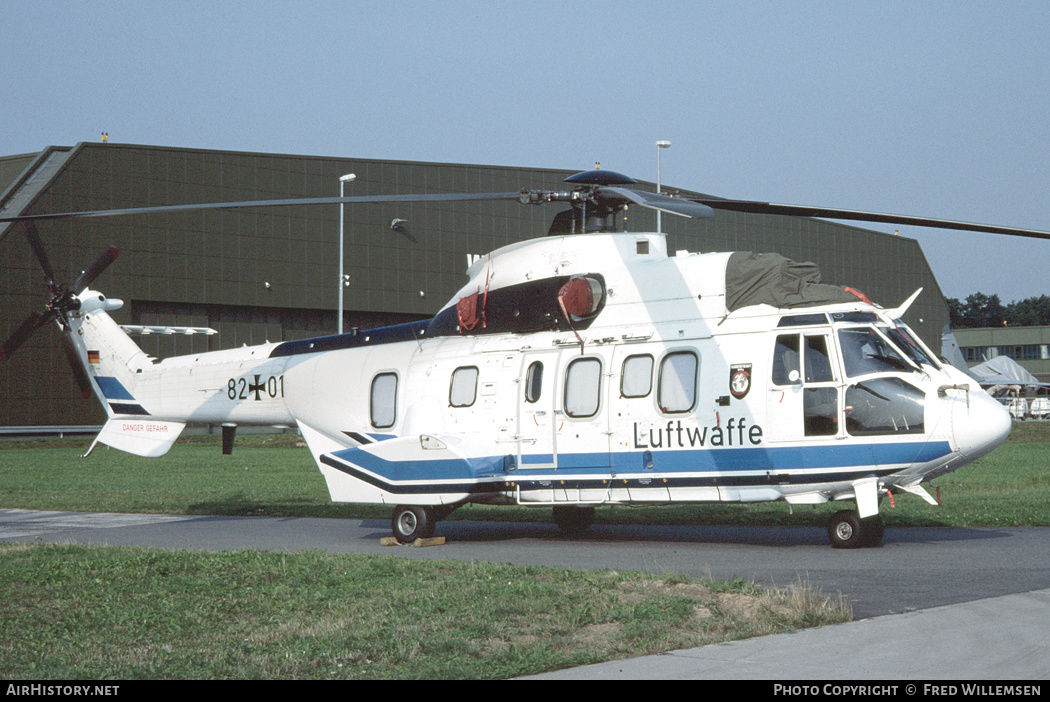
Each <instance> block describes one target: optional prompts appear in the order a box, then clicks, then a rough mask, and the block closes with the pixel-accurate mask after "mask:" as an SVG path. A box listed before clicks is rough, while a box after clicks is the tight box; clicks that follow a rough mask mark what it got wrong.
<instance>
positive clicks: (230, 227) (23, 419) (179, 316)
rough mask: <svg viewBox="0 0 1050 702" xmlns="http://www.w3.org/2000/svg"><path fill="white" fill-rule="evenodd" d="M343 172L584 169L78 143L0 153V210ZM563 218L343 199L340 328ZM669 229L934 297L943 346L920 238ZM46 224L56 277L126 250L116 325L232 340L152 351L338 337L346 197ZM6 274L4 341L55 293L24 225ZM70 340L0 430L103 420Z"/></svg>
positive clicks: (193, 341) (710, 243)
mask: <svg viewBox="0 0 1050 702" xmlns="http://www.w3.org/2000/svg"><path fill="white" fill-rule="evenodd" d="M45 156H47V157H49V158H45ZM581 170H582V169H581ZM346 173H354V174H356V176H357V178H356V180H354V181H352V182H350V183H348V184H347V185H346V194H347V195H378V194H391V193H429V192H432V193H438V192H515V191H518V190H521V189H522V188H543V189H564V188H565V187H566V186H565V184H564V183H563V181H564V179H565V178H566V177H567V176H569V175H571V174H572V171H563V170H554V169H530V168H510V167H501V166H479V165H467V164H442V163H418V162H407V161H384V160H364V159H353V158H336V157H324V156H299V155H284V154H263V153H243V152H233V151H214V150H202V149H180V148H169V147H159V146H141V145H133V144H113V143H107V144H100V143H81V144H78V145H76V146H74V147H50V150H45V151H43V152H41V153H40V154H23V155H17V156H9V157H3V158H0V208H5V207H6V208H7V209H8V211H10V210H11V208H17V209H18V211H19V212H26V211H32V212H69V211H84V210H103V209H112V208H128V207H147V206H153V205H170V204H188V203H196V202H233V201H239V200H268V199H279V198H295V197H328V196H336V195H338V194H339V177H340V176H341V175H343V174H346ZM639 187H642V188H648V189H654V188H653V187H652V184H647V183H640V184H639ZM663 189H664V190H665V191H669V190H672V188H668V186H666V185H665V186H664V188H663ZM681 192H685V193H688V192H690V191H681ZM562 209H564V205H559V204H550V205H544V206H538V207H535V206H523V205H520V204H517V203H514V202H456V203H413V204H404V203H393V204H387V203H384V204H367V205H353V206H347V207H346V208H345V220H344V232H345V241H346V244H345V246H346V248H345V251H346V254H345V257H346V266H345V273H346V274H347V275H348V276H349V286H347V287H345V288H344V294H345V299H344V308H345V310H346V313H345V315H344V317H345V321H344V326H345V328H347V329H349V328H350V327H354V326H357V327H360V328H368V327H372V326H379V325H383V324H389V323H396V322H402V321H408V320H413V319H421V318H425V317H429V316H431V315H433V314H434V313H435V312H437V310H438V309H439V308H440V307H441V306H442V305H443V304H444V303H445V302H446V300H447V299H448V298H449V297H450V296H451V295H452V294H454V293H455V292H456V291H457V290H458V289H459V288H460V287H461V285H462V284H463V282H465V275H464V273H465V270H466V266H467V255H468V254H482V253H486V252H488V251H491V250H492V249H495V248H497V247H499V246H503V245H505V244H509V243H513V242H515V241H520V240H522V239H526V238H531V237H534V236H541V235H543V234H545V233H546V232H547V230H548V228H549V226H550V223H551V221H552V220H553V218H554V216H555V215H556V214H557V213H558V212H559V211H560V210H562ZM394 219H401V220H405V225H404V227H403V228H402V229H401V230H400V231H395V230H393V229H391V223H392V221H393V220H394ZM662 221H663V228H664V230H665V231H666V232H667V233H668V250H669V251H676V250H679V249H688V250H690V251H715V250H749V251H775V252H777V253H781V254H784V255H785V256H788V257H789V258H792V259H795V260H798V261H814V262H815V263H817V264H818V265H819V266H820V268H821V271H822V274H823V277H824V282H829V283H835V284H839V285H852V286H853V287H856V288H859V289H861V290H863V291H864V292H865V293H866V294H867V295H868V296H869V297H870V298H871V299H873V300H875V301H877V302H880V303H882V304H885V305H887V306H891V305H897V304H900V303H901V302H902V301H903V300H904V299H905V298H906V297H907V296H908V295H910V294H911V293H912V292H913V291H914V290H915V289H916V288H918V287H923V288H925V293H924V294H923V295H922V296H921V297H920V299H919V301H918V302H917V303H916V305H915V306H914V308H913V310H912V311H911V312H910V314H909V315H908V320H907V321H908V322H909V324H911V325H912V326H913V328H915V329H916V330H917V331H918V332H919V333H920V334H921V335H922V336H923V338H924V339H925V340H926V341H927V343H928V344H929V345H930V346H931V347H932V348H935V349H937V348H939V347H940V330H941V329H942V328H943V327H944V325H945V324H947V321H948V315H947V310H946V308H945V305H944V301H943V297H942V295H941V292H940V289H939V287H938V286H937V283H936V281H935V280H934V277H933V274H932V273H931V271H930V269H929V266H928V265H927V264H926V261H925V258H924V256H923V254H922V251H921V250H920V248H919V246H918V243H917V242H915V241H914V240H911V239H906V238H902V237H895V236H891V235H887V234H882V233H878V232H872V231H870V230H865V229H859V228H856V227H851V226H845V225H840V224H836V223H832V222H827V221H823V220H813V219H798V218H792V217H782V216H769V215H752V214H743V213H733V212H719V213H718V214H717V215H716V217H715V218H714V219H709V220H700V219H698V220H691V219H685V218H681V217H673V216H665V217H663V218H662ZM625 226H626V228H627V229H629V230H631V231H645V230H649V231H651V230H653V229H655V215H654V214H653V213H651V212H650V211H647V210H646V211H640V210H639V209H638V208H634V209H631V210H629V211H628V216H627V218H626V222H625ZM0 227H2V225H0ZM38 227H39V231H40V235H41V237H42V239H43V241H44V243H45V246H46V247H47V250H48V254H49V257H50V260H51V264H52V267H53V268H54V269H55V271H56V275H57V276H58V277H59V278H60V279H61V278H64V279H66V280H72V279H73V278H74V277H75V276H76V275H77V274H78V273H79V271H81V270H82V269H83V268H84V267H86V266H87V265H88V264H89V263H90V262H91V261H92V260H93V259H94V258H95V256H96V255H97V254H98V253H99V252H100V251H102V250H103V249H104V248H105V247H107V246H110V245H115V246H117V247H118V248H119V249H120V250H121V255H120V258H118V259H117V261H116V262H115V263H114V264H113V265H112V266H110V268H109V269H107V270H106V271H105V273H103V274H102V276H101V277H100V278H99V279H98V280H97V281H96V282H95V284H94V285H93V287H94V288H95V289H98V290H100V291H102V292H103V293H104V294H106V295H107V296H109V297H115V298H121V299H123V300H124V301H125V306H124V308H123V309H121V310H120V311H118V312H117V313H115V314H114V316H115V317H116V318H117V321H118V322H120V323H123V324H146V325H161V324H165V325H178V326H208V327H212V328H213V329H216V330H217V331H218V332H219V334H218V335H217V336H207V337H206V336H193V337H184V336H180V337H170V336H168V337H140V338H139V339H138V341H140V343H141V345H142V346H143V348H144V349H145V350H146V351H147V353H149V354H151V355H154V356H157V357H161V358H162V357H167V356H171V355H175V354H182V353H194V352H202V351H206V350H215V349H219V348H231V347H236V346H241V345H243V344H256V343H262V342H264V341H282V340H287V339H296V338H306V337H311V336H319V335H323V334H330V333H334V331H335V328H336V312H335V310H336V308H337V296H338V293H337V284H338V280H339V272H338V270H337V268H338V251H337V243H338V232H339V206H338V205H325V206H316V207H306V206H294V207H284V208H265V209H263V208H259V209H244V210H226V211H206V212H182V213H170V214H151V215H132V216H126V217H117V218H99V219H78V220H61V221H47V222H41V223H40V224H39V225H38ZM0 267H2V269H3V271H4V275H3V280H2V281H0V337H2V338H7V336H8V335H9V334H10V333H11V332H12V331H13V330H14V329H15V328H16V327H17V326H18V325H19V324H20V323H21V322H22V320H23V319H25V317H26V316H27V315H28V314H29V313H30V312H33V311H36V310H39V309H41V307H42V305H43V304H44V303H45V302H46V301H47V296H46V291H45V289H44V288H43V286H42V281H43V276H42V274H41V272H40V269H39V267H38V265H37V263H36V261H35V260H34V259H33V257H32V253H31V251H30V249H29V246H28V245H27V244H26V241H25V238H24V237H23V236H21V232H20V231H19V229H18V228H17V227H7V228H0ZM58 333H59V332H58V330H57V329H54V328H52V327H48V328H46V329H42V330H40V331H39V332H38V333H37V334H36V336H35V337H34V338H33V339H32V340H30V341H29V342H28V343H27V344H26V345H25V346H23V348H22V349H20V350H19V351H18V353H17V354H15V356H14V357H13V358H11V359H8V360H7V361H5V362H2V363H0V382H2V383H3V387H4V388H5V391H4V392H3V393H2V395H0V396H2V399H0V427H2V426H27V425H85V424H86V425H93V424H101V423H102V422H103V421H104V414H103V412H102V410H101V408H100V407H99V406H98V404H97V402H95V401H94V400H88V401H85V400H83V399H82V398H81V397H80V395H79V393H78V391H77V389H76V385H75V382H74V381H73V379H72V375H71V373H70V372H69V370H68V365H67V362H66V360H65V357H64V356H63V354H62V352H61V350H60V346H59V342H58Z"/></svg>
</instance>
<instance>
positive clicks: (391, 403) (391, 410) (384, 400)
mask: <svg viewBox="0 0 1050 702" xmlns="http://www.w3.org/2000/svg"><path fill="white" fill-rule="evenodd" d="M370 415H371V421H372V426H373V427H375V428H376V429H387V428H389V427H392V426H394V421H395V419H396V418H397V374H396V373H380V374H379V375H377V376H376V377H375V378H373V379H372V393H371V404H370Z"/></svg>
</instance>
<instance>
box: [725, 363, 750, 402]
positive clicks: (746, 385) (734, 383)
mask: <svg viewBox="0 0 1050 702" xmlns="http://www.w3.org/2000/svg"><path fill="white" fill-rule="evenodd" d="M750 389H751V364H750V363H738V364H736V365H733V366H729V392H731V393H732V394H733V397H735V398H736V399H738V400H742V399H743V398H744V396H745V395H747V393H748V391H749V390H750Z"/></svg>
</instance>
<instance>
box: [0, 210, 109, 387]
mask: <svg viewBox="0 0 1050 702" xmlns="http://www.w3.org/2000/svg"><path fill="white" fill-rule="evenodd" d="M22 226H23V228H24V230H25V234H26V238H27V239H28V240H29V247H30V248H31V249H32V250H33V255H34V256H35V257H36V260H37V263H38V264H40V270H41V271H43V273H44V278H45V279H46V282H47V289H48V292H49V293H50V295H51V299H50V300H49V301H48V303H47V304H46V305H45V306H44V311H43V312H33V313H32V314H30V315H29V316H28V317H27V318H26V319H25V321H23V322H22V324H21V325H19V326H18V328H17V329H15V331H14V332H13V333H12V334H11V336H9V337H8V338H7V340H6V341H4V343H3V345H0V360H4V359H8V358H10V357H11V356H12V355H13V354H14V353H15V352H16V351H17V350H18V349H19V348H20V347H21V346H22V345H23V344H25V342H27V341H28V340H29V339H30V337H32V336H33V334H34V333H36V331H37V330H38V329H39V328H40V327H42V326H44V325H46V324H48V323H49V322H52V321H55V320H58V322H59V323H60V325H61V327H62V330H63V332H64V333H63V335H62V347H63V350H64V351H65V355H66V358H67V359H68V360H69V364H70V366H72V368H73V374H74V376H75V377H76V381H77V385H78V386H79V387H80V392H81V394H82V395H83V396H84V397H85V398H90V397H91V394H92V388H91V380H90V378H89V377H88V374H87V371H85V370H84V366H83V364H82V363H81V361H80V357H79V354H78V352H77V350H76V347H75V346H74V344H73V341H72V340H71V339H70V338H69V317H68V315H69V314H72V313H75V312H78V311H79V310H80V304H81V303H80V298H78V297H77V294H78V292H80V291H83V290H84V289H85V288H86V287H88V286H89V285H90V284H91V283H92V281H94V280H95V279H96V278H97V277H98V276H99V275H101V274H102V272H103V271H104V270H106V268H108V267H109V265H110V264H111V263H113V261H115V260H116V259H117V256H118V255H119V253H120V252H119V251H118V249H117V248H116V247H114V246H111V247H109V248H108V249H106V250H105V251H103V252H102V253H101V254H99V256H98V257H97V258H96V259H95V260H94V261H93V262H92V263H91V265H90V266H88V267H87V268H86V269H85V270H84V272H83V273H81V274H80V275H79V276H78V277H77V279H76V280H75V281H73V283H72V285H62V284H59V283H56V282H55V272H54V269H53V268H52V267H51V262H50V260H49V259H48V256H47V251H46V250H45V249H44V245H43V242H41V240H40V234H39V232H37V229H36V225H35V224H33V222H32V221H26V222H23V223H22Z"/></svg>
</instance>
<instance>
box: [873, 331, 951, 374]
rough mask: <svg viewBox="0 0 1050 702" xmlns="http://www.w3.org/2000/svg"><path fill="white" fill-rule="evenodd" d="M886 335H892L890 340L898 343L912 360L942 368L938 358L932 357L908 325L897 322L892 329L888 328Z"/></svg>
mask: <svg viewBox="0 0 1050 702" xmlns="http://www.w3.org/2000/svg"><path fill="white" fill-rule="evenodd" d="M885 331H886V336H888V337H890V341H892V342H893V343H894V344H896V345H897V348H899V349H900V350H901V351H903V352H904V353H905V355H907V356H908V358H910V359H911V360H913V361H915V362H916V363H917V364H920V365H921V364H924V363H925V364H926V365H928V366H933V367H934V368H940V367H941V366H940V364H939V363H937V361H936V360H934V359H933V358H931V357H930V355H929V354H928V353H927V352H926V349H924V348H923V346H922V344H921V343H919V341H918V340H917V339H916V338H915V336H914V335H913V334H912V332H911V330H910V329H908V327H906V326H904V325H903V324H901V323H900V322H899V321H898V322H897V326H896V327H895V328H892V329H886V330H885Z"/></svg>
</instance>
